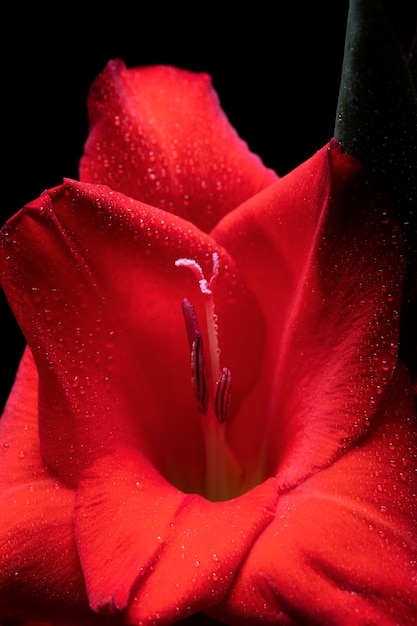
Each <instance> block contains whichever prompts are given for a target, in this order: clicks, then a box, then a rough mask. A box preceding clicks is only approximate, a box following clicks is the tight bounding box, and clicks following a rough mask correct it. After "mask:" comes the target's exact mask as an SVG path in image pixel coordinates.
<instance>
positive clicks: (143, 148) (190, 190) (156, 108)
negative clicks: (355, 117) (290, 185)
mask: <svg viewBox="0 0 417 626" xmlns="http://www.w3.org/2000/svg"><path fill="white" fill-rule="evenodd" d="M88 110H89V118H90V131H89V136H88V140H87V142H86V145H85V149H84V155H83V157H82V159H81V162H80V178H81V180H82V181H85V182H90V183H103V184H107V185H109V186H110V187H112V188H113V189H115V190H117V191H121V192H123V193H125V194H126V195H128V196H130V197H132V198H136V199H138V200H141V201H142V202H146V203H148V204H151V205H153V206H157V207H159V208H161V209H165V210H167V211H171V212H173V213H175V214H177V215H180V216H181V217H184V218H186V219H190V221H192V222H193V223H194V224H196V225H197V226H198V227H199V228H201V229H202V230H204V231H206V232H208V231H209V230H210V229H211V228H212V227H213V226H214V225H215V224H216V222H217V221H218V220H219V219H220V218H221V217H222V216H223V215H225V214H226V213H227V212H228V211H230V210H231V209H234V208H235V207H236V206H238V205H239V204H241V203H242V202H243V201H244V200H247V199H248V198H250V197H251V196H252V195H253V194H255V193H256V192H257V191H260V190H261V189H263V188H264V187H266V186H268V185H269V184H271V183H272V182H274V181H275V180H276V179H277V176H276V174H275V173H274V172H273V171H272V170H269V169H267V168H266V167H265V166H264V165H263V164H262V162H261V160H260V159H259V157H257V156H256V155H254V154H252V153H251V152H250V150H249V149H248V146H247V144H246V143H245V142H244V141H242V140H241V139H240V138H239V137H238V135H237V133H236V131H235V130H234V129H233V128H232V127H231V125H230V124H229V121H228V120H227V118H226V116H225V114H224V112H223V111H222V109H221V106H220V103H219V99H218V96H217V94H216V92H215V91H214V89H213V88H212V85H211V79H210V77H209V76H208V75H207V74H202V73H201V74H198V73H193V72H189V71H186V70H181V69H178V68H174V67H171V66H152V67H140V68H133V69H127V68H126V66H125V65H124V63H123V62H122V61H120V60H113V61H110V62H109V63H108V64H107V66H106V67H105V69H104V70H103V72H102V73H101V74H100V75H99V76H98V78H97V79H96V81H95V82H94V83H93V85H92V87H91V90H90V94H89V99H88Z"/></svg>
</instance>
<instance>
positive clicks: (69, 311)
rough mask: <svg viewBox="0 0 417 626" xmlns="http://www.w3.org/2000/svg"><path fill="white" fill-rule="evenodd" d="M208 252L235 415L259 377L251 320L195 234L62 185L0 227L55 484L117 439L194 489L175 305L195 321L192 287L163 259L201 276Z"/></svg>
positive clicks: (5, 272) (99, 190) (226, 270)
mask: <svg viewBox="0 0 417 626" xmlns="http://www.w3.org/2000/svg"><path fill="white" fill-rule="evenodd" d="M215 250H216V251H217V253H218V255H219V261H220V265H221V267H222V268H223V271H222V275H221V276H219V278H218V280H217V281H216V290H217V291H218V293H219V301H220V303H221V304H222V306H221V307H220V309H219V316H220V315H221V321H222V323H221V326H222V328H221V329H220V339H222V337H224V346H225V354H229V355H230V362H229V363H227V365H228V366H230V367H231V368H232V369H234V370H236V371H238V372H242V375H241V376H238V377H237V384H236V385H235V388H234V403H235V407H236V410H237V407H238V405H239V402H242V399H243V398H244V394H245V393H247V390H249V389H250V388H251V386H253V384H254V383H255V381H256V379H257V377H258V375H259V363H260V361H261V358H262V349H263V337H264V327H263V319H262V316H261V315H260V313H259V309H258V307H257V304H256V302H255V301H254V299H253V297H252V296H251V294H250V292H249V291H248V290H247V289H246V288H245V285H244V283H243V282H242V281H241V279H239V277H238V276H237V275H235V273H234V269H233V261H232V259H231V258H230V257H229V256H228V255H227V254H226V253H225V251H224V250H222V249H221V248H219V247H216V245H215V242H214V241H213V240H212V239H210V238H209V237H208V236H207V235H204V234H203V233H201V231H199V230H198V229H196V228H194V227H193V226H192V225H191V224H189V223H188V222H185V221H184V220H181V219H180V218H178V217H176V216H174V215H172V214H170V213H166V212H165V211H160V210H158V209H154V208H152V207H148V206H147V205H143V204H141V203H137V202H135V201H134V200H131V199H129V198H126V197H125V196H123V195H121V194H117V193H115V192H113V191H111V190H110V189H109V188H107V187H101V186H95V185H87V184H81V183H75V182H73V181H67V182H66V183H65V184H64V185H62V186H60V187H58V188H56V189H54V190H50V191H49V192H45V193H44V194H43V195H42V196H41V197H40V198H39V199H38V200H36V201H35V202H33V203H31V204H30V205H28V206H27V207H26V208H25V209H24V210H22V211H21V212H20V213H19V214H18V215H17V216H15V217H14V218H13V219H12V220H11V221H10V222H9V223H8V224H7V225H6V227H5V228H4V229H3V232H2V247H1V255H2V267H1V270H2V282H3V285H4V289H5V291H6V293H7V295H8V298H9V300H10V302H11V305H12V307H13V309H14V312H15V314H16V316H17V318H18V320H19V323H20V325H21V328H22V329H23V332H24V333H25V335H26V337H27V340H28V342H29V344H30V345H31V347H32V349H33V353H34V357H35V360H36V362H37V367H38V371H39V373H40V378H39V403H40V408H39V419H40V431H41V442H42V454H43V457H44V459H45V461H46V462H47V464H48V466H49V467H52V468H53V470H54V472H56V473H57V474H58V475H59V476H60V477H61V478H62V479H63V480H64V481H65V482H66V483H67V484H70V485H76V484H77V481H78V478H79V475H80V472H81V471H82V470H83V468H84V467H86V466H88V465H90V464H91V463H92V462H93V461H94V460H96V459H97V458H99V457H100V456H102V455H105V454H108V453H111V452H112V450H113V449H115V448H117V447H120V446H124V445H127V446H128V447H130V446H136V448H137V449H138V450H141V451H142V452H143V453H144V454H145V456H147V457H148V458H149V459H150V460H151V461H152V462H153V463H154V464H155V465H156V467H158V469H159V471H161V472H162V473H163V475H165V476H169V477H170V479H171V480H172V481H173V482H175V483H176V485H177V486H181V487H182V486H183V485H185V487H186V488H187V491H197V492H201V491H202V480H203V479H202V477H203V474H204V469H205V468H204V449H203V439H202V432H201V426H200V418H199V413H198V410H197V408H198V407H197V404H196V402H195V399H194V397H193V392H192V386H191V365H190V353H189V346H188V341H187V337H186V330H185V324H184V319H183V315H182V308H181V303H182V299H183V298H184V297H185V296H186V297H189V298H190V300H192V301H193V302H194V303H195V306H196V311H197V312H198V314H199V317H200V319H204V316H205V313H204V307H203V305H202V302H201V300H202V297H201V292H200V291H199V288H198V281H197V280H196V279H195V277H194V276H193V274H192V272H190V271H189V270H187V269H184V268H178V267H176V266H175V261H176V259H178V258H179V257H187V258H192V259H195V260H197V261H199V262H200V264H201V266H202V268H204V270H205V271H206V272H207V275H209V274H210V273H211V272H212V271H213V267H212V253H213V252H214V251H215ZM237 312H239V314H238V313H237ZM219 326H220V323H219ZM248 329H250V332H248ZM247 354H249V355H250V357H251V358H250V359H249V360H248V361H247V360H245V358H244V356H245V355H247ZM239 381H240V382H239Z"/></svg>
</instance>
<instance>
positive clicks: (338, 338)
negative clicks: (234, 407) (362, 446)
mask: <svg viewBox="0 0 417 626" xmlns="http://www.w3.org/2000/svg"><path fill="white" fill-rule="evenodd" d="M389 207H390V205H389V203H388V201H387V198H386V197H384V196H383V195H381V193H380V191H379V190H378V189H377V188H376V187H375V185H374V184H372V182H371V181H370V180H368V177H367V174H366V172H365V171H363V170H362V168H361V166H360V165H359V163H358V162H357V161H355V160H354V159H353V158H352V157H350V156H348V155H344V154H342V153H341V150H340V147H339V146H338V145H337V144H336V142H331V143H330V144H329V145H328V146H325V147H324V148H323V149H321V150H320V151H318V152H317V153H316V154H315V155H313V157H311V159H309V160H308V161H306V162H305V163H303V164H302V165H301V166H299V167H298V168H297V169H295V170H294V171H293V172H291V173H290V174H288V175H287V176H284V177H283V178H282V179H280V180H279V181H278V182H277V183H275V184H274V185H272V186H270V187H269V188H268V189H266V190H265V191H263V192H261V193H260V194H258V195H257V196H255V197H254V198H252V199H251V200H249V201H248V202H246V203H245V204H243V205H242V206H241V207H240V208H238V209H237V210H236V211H234V212H233V213H231V214H229V215H228V216H227V217H225V218H224V219H223V220H222V221H221V222H220V223H219V225H218V226H217V227H216V228H215V229H214V230H213V232H212V236H213V238H214V239H215V240H216V241H218V242H219V243H221V244H222V245H223V246H224V247H225V248H226V249H227V250H228V251H229V252H230V253H231V255H232V257H233V258H234V260H235V261H236V264H237V267H238V269H239V270H240V272H241V273H242V275H243V276H244V277H245V281H246V283H247V285H248V286H249V287H250V288H251V290H252V291H253V293H254V294H255V295H256V296H257V300H258V303H259V306H260V307H261V309H262V312H263V314H264V317H265V320H266V328H267V338H266V350H265V354H264V361H263V369H262V373H261V376H260V378H259V380H260V381H261V382H260V384H261V383H263V388H262V387H259V388H255V389H254V390H253V393H252V394H251V396H250V397H249V398H248V399H247V401H246V402H245V408H244V412H243V413H242V414H241V415H240V417H239V422H238V421H236V420H235V421H234V423H233V424H232V427H231V435H230V436H231V439H232V441H233V442H234V444H235V446H236V447H237V448H238V449H239V450H240V451H241V452H240V454H241V457H242V458H245V457H246V456H248V455H250V452H249V451H248V449H247V447H248V442H249V440H248V439H247V438H246V437H245V434H244V433H245V429H246V428H248V427H250V426H249V424H256V423H258V424H259V423H261V428H262V431H263V437H264V439H265V441H266V442H267V447H266V448H265V450H264V453H265V457H266V463H267V467H268V471H267V474H269V475H271V474H275V473H277V472H279V481H280V484H281V485H282V487H283V488H287V487H290V486H294V485H295V484H297V483H298V482H299V481H300V480H302V479H304V478H306V477H307V476H308V475H309V474H310V473H312V472H315V471H317V470H318V469H319V468H322V467H325V466H326V465H328V464H329V463H330V462H332V461H333V460H334V459H335V458H337V456H338V455H340V454H341V453H343V452H344V451H345V450H347V449H348V448H349V447H350V446H352V445H354V444H355V442H357V441H358V440H359V439H360V438H361V437H362V436H364V434H365V433H366V430H367V428H368V427H369V426H370V424H371V423H372V419H373V416H374V415H375V412H376V410H377V408H378V403H379V401H380V398H381V395H382V394H383V392H384V389H385V386H386V385H387V383H388V382H389V380H390V377H391V375H392V371H393V367H394V365H395V360H396V354H397V350H396V349H397V342H398V317H399V308H400V298H401V291H400V289H401V284H402V265H403V263H402V261H403V259H402V252H401V241H400V234H399V231H398V228H397V226H396V224H395V223H393V222H392V220H390V218H389V214H388V210H389ZM251 400H252V401H253V403H252V404H251ZM259 414H261V415H262V419H259V417H257V416H258V415H259ZM252 428H253V426H252ZM266 432H267V433H268V435H267V436H266V435H265V433H266ZM253 437H254V438H255V440H256V433H254V434H253ZM258 437H259V434H258ZM258 441H259V439H258Z"/></svg>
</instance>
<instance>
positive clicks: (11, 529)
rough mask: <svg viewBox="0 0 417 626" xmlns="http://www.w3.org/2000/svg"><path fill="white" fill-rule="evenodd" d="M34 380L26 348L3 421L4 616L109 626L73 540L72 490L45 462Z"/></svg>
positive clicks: (0, 581) (0, 608)
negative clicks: (88, 587)
mask: <svg viewBox="0 0 417 626" xmlns="http://www.w3.org/2000/svg"><path fill="white" fill-rule="evenodd" d="M37 382H38V380H37V373H36V369H35V366H34V362H33V358H32V355H31V353H30V352H29V351H28V350H26V352H25V354H24V356H23V358H22V361H21V363H20V366H19V370H18V373H17V376H16V381H15V384H14V386H13V389H12V392H11V394H10V397H9V399H8V402H7V404H6V407H5V410H4V413H3V415H2V417H1V420H0V510H1V515H0V616H1V615H4V616H6V615H7V616H9V617H12V616H13V617H16V618H18V617H21V618H33V619H40V620H42V619H44V620H48V621H49V620H55V619H56V620H57V622H61V623H62V622H63V621H64V622H67V621H68V620H71V619H72V620H73V621H74V623H77V624H80V625H82V626H87V625H91V626H93V625H94V624H103V626H105V624H106V620H103V618H100V617H99V616H97V615H94V613H92V612H91V610H90V608H89V605H88V600H87V596H86V593H85V583H84V577H83V574H82V571H81V567H80V564H79V559H78V555H77V550H76V546H75V540H74V535H73V519H72V515H73V509H74V499H75V493H74V492H72V491H71V490H69V489H67V488H65V486H64V485H63V484H62V483H61V482H60V481H59V480H58V479H57V478H56V477H53V476H50V475H48V473H47V471H46V469H45V466H44V464H43V463H42V460H41V456H40V451H39V437H38V427H37Z"/></svg>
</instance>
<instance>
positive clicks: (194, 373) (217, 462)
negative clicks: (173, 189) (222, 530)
mask: <svg viewBox="0 0 417 626" xmlns="http://www.w3.org/2000/svg"><path fill="white" fill-rule="evenodd" d="M212 260H213V270H212V274H211V277H210V279H209V280H207V279H206V278H205V276H204V273H203V270H202V268H201V266H200V265H199V264H198V263H197V261H195V260H193V259H186V258H180V259H177V260H176V261H175V265H176V266H177V267H187V268H189V269H190V270H191V271H192V272H193V273H194V275H195V276H196V278H197V280H198V284H199V287H200V292H201V295H202V297H203V300H204V305H205V313H206V328H207V337H208V350H207V351H206V347H205V345H203V338H202V334H201V332H200V327H199V324H198V320H197V316H196V313H195V310H194V306H193V304H192V303H191V302H190V300H188V299H187V298H184V300H183V302H182V310H183V314H184V320H185V326H186V330H187V337H188V343H189V347H190V355H191V382H192V389H193V393H194V397H195V400H196V402H197V408H198V411H199V412H200V414H201V416H202V418H201V426H202V432H203V436H204V444H205V451H206V479H205V493H204V495H205V496H206V497H207V498H208V499H209V500H213V501H217V500H228V499H230V498H233V497H235V496H236V495H238V493H239V482H240V480H239V477H240V473H241V472H240V468H239V465H238V463H237V461H236V459H235V457H234V455H233V453H232V451H231V450H230V446H229V444H228V442H227V439H226V425H227V413H228V407H229V402H230V394H231V385H232V375H231V372H230V370H229V369H228V368H227V367H221V366H220V348H219V342H218V333H217V316H216V313H215V310H214V298H213V290H214V285H215V281H216V278H217V276H218V275H219V256H218V254H217V253H216V252H214V253H213V254H212ZM207 357H208V358H207Z"/></svg>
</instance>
